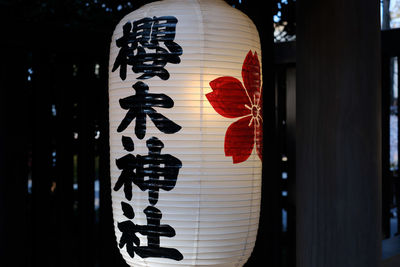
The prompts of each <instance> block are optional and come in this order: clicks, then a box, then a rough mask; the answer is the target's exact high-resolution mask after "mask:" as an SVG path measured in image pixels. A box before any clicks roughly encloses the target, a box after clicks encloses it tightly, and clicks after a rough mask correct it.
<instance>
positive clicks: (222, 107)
mask: <svg viewBox="0 0 400 267" xmlns="http://www.w3.org/2000/svg"><path fill="white" fill-rule="evenodd" d="M210 86H211V88H212V89H213V91H212V92H211V93H208V94H206V97H207V99H208V101H210V103H211V105H212V106H213V108H214V109H215V111H216V112H218V113H219V114H220V115H222V116H224V117H226V118H237V117H242V116H245V115H249V113H250V112H251V111H250V110H249V109H247V108H246V107H245V105H248V106H249V107H251V105H250V100H249V97H248V96H247V94H246V90H245V89H244V87H243V85H242V83H241V82H240V81H239V80H238V79H236V78H233V77H227V76H226V77H220V78H217V79H215V80H213V81H211V82H210Z"/></svg>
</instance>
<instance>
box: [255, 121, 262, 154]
mask: <svg viewBox="0 0 400 267" xmlns="http://www.w3.org/2000/svg"><path fill="white" fill-rule="evenodd" d="M262 127H263V125H262V124H260V125H258V126H256V149H257V154H258V157H259V158H260V159H261V160H262V151H263V129H262Z"/></svg>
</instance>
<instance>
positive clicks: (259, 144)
mask: <svg viewBox="0 0 400 267" xmlns="http://www.w3.org/2000/svg"><path fill="white" fill-rule="evenodd" d="M262 91H263V89H262V87H261V93H260V97H259V100H257V101H258V106H259V107H260V108H261V109H260V113H259V114H260V115H261V118H259V119H258V122H259V124H258V125H257V124H256V149H257V153H258V156H259V157H260V159H261V161H262V151H263V121H262V117H263V98H262V97H263V96H262ZM256 103H257V102H256Z"/></svg>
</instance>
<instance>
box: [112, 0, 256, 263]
mask: <svg viewBox="0 0 400 267" xmlns="http://www.w3.org/2000/svg"><path fill="white" fill-rule="evenodd" d="M260 62H261V51H260V41H259V37H258V33H257V30H256V27H255V26H254V24H253V23H252V22H251V20H250V19H249V18H248V17H247V16H245V15H244V14H243V13H241V12H240V11H238V10H236V9H234V8H232V7H230V6H229V5H227V4H226V3H225V2H224V1H222V0H218V1H216V0H184V1H183V0H164V1H158V2H153V3H151V4H148V5H145V6H143V7H142V8H140V9H138V10H136V11H134V12H132V13H130V14H129V15H127V16H126V17H124V18H123V19H122V21H121V22H120V23H119V24H118V25H117V27H116V29H115V32H114V35H113V38H112V43H111V52H110V72H109V106H110V107H109V109H110V150H111V151H110V157H111V158H110V160H111V183H112V200H113V216H114V224H115V234H116V238H117V243H118V245H119V248H120V252H121V254H122V256H123V257H124V259H125V260H126V262H127V263H128V264H129V265H131V266H160V267H166V266H242V265H243V264H244V263H245V262H246V261H247V259H248V258H249V256H250V254H251V252H252V250H253V247H254V244H255V241H256V235H257V229H258V221H259V212H260V199H261V165H262V164H261V160H262V153H261V151H262V123H263V121H262V85H261V81H262V77H261V65H260Z"/></svg>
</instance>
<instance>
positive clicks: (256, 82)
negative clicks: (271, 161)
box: [206, 50, 263, 163]
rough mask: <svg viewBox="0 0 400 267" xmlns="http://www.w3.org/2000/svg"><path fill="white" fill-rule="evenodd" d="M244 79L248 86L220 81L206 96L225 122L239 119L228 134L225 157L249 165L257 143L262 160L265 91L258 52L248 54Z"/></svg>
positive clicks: (233, 80) (223, 78)
mask: <svg viewBox="0 0 400 267" xmlns="http://www.w3.org/2000/svg"><path fill="white" fill-rule="evenodd" d="M242 79H243V84H244V86H243V85H242V83H241V82H240V81H239V80H238V79H236V78H234V77H229V76H224V77H219V78H217V79H215V80H213V81H211V82H210V86H211V89H212V90H213V91H212V92H211V93H208V94H206V97H207V99H208V101H209V102H210V104H211V105H212V107H213V108H214V110H215V111H216V112H218V113H219V114H220V115H222V116H223V117H225V118H238V120H237V121H235V122H234V123H232V124H231V125H230V126H229V127H228V130H227V131H226V134H225V155H226V156H227V157H232V160H233V163H240V162H243V161H246V160H247V159H248V158H249V157H250V155H251V153H252V151H253V148H254V143H255V144H256V150H257V154H258V156H259V157H260V159H261V160H262V146H263V144H262V142H263V140H262V126H263V118H262V87H261V75H260V62H259V61H258V56H257V52H255V53H254V54H253V53H252V52H251V50H250V51H249V52H248V53H247V56H246V58H245V60H244V62H243V67H242Z"/></svg>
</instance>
